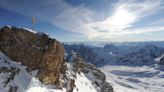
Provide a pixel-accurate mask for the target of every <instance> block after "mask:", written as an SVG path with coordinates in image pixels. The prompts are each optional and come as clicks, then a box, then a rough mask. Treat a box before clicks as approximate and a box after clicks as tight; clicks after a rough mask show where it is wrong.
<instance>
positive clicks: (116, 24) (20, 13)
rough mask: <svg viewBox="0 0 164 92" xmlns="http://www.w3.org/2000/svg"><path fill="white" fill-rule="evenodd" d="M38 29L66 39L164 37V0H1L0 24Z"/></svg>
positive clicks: (145, 38)
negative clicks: (32, 19)
mask: <svg viewBox="0 0 164 92" xmlns="http://www.w3.org/2000/svg"><path fill="white" fill-rule="evenodd" d="M33 16H35V17H36V20H37V21H36V24H35V29H36V30H37V31H42V32H45V33H47V34H49V35H50V37H54V38H56V39H57V40H59V41H63V42H70V41H73V42H75V41H76V42H82V41H106V42H124V41H159V40H164V1H163V0H0V26H3V25H13V26H19V27H27V28H31V26H32V24H31V18H32V17H33Z"/></svg>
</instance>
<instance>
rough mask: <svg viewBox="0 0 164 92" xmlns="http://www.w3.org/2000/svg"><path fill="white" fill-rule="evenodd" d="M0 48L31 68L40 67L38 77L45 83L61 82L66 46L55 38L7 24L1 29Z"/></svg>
mask: <svg viewBox="0 0 164 92" xmlns="http://www.w3.org/2000/svg"><path fill="white" fill-rule="evenodd" d="M0 50H1V51H2V52H3V53H5V54H6V55H7V56H9V57H10V58H11V59H13V60H14V61H16V62H20V63H22V64H23V65H26V66H28V68H29V70H34V69H39V73H38V78H39V80H40V81H41V82H43V83H44V84H58V83H59V77H60V70H61V66H62V64H63V62H64V61H63V57H64V48H63V45H62V44H60V43H59V42H58V41H56V40H55V39H51V38H49V37H48V36H47V35H46V34H41V35H40V34H36V33H32V32H30V31H28V30H25V29H23V28H17V27H7V26H5V27H3V28H2V29H1V30H0Z"/></svg>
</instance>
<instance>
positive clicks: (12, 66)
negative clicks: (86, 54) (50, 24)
mask: <svg viewBox="0 0 164 92" xmlns="http://www.w3.org/2000/svg"><path fill="white" fill-rule="evenodd" d="M69 56H70V57H69V58H67V57H66V58H67V59H66V58H65V57H64V47H63V45H62V44H61V43H60V42H58V41H57V40H55V39H51V38H49V37H48V36H47V35H46V34H44V33H38V32H34V31H32V30H29V29H25V28H18V27H10V26H5V27H3V28H1V29H0V89H2V92H113V88H112V86H110V84H109V83H107V82H106V77H105V75H104V74H103V73H102V72H101V71H100V70H98V69H97V68H96V67H95V66H93V65H90V64H86V63H84V61H83V60H82V59H81V58H80V57H77V55H76V56H75V55H74V54H70V55H69ZM66 60H68V62H66Z"/></svg>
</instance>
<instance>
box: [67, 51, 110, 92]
mask: <svg viewBox="0 0 164 92" xmlns="http://www.w3.org/2000/svg"><path fill="white" fill-rule="evenodd" d="M72 58H73V61H70V62H73V63H74V64H73V67H74V71H75V73H80V72H83V73H84V74H85V75H86V76H88V77H87V78H89V79H90V80H91V81H92V82H93V85H96V87H99V88H100V92H113V88H112V86H111V85H110V84H109V83H107V82H106V76H105V74H104V73H103V72H101V71H100V70H99V69H97V68H96V67H95V66H94V65H92V64H87V63H85V62H84V61H83V60H82V59H81V58H80V57H79V55H77V54H76V53H75V52H74V53H73V55H72ZM91 75H92V77H91ZM98 92H99V91H98Z"/></svg>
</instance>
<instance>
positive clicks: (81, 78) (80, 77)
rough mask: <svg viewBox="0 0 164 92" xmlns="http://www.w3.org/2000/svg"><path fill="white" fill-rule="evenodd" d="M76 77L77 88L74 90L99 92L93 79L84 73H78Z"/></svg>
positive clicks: (75, 91) (77, 91) (76, 91)
mask: <svg viewBox="0 0 164 92" xmlns="http://www.w3.org/2000/svg"><path fill="white" fill-rule="evenodd" d="M76 77H77V78H76V80H75V85H76V88H75V89H74V90H73V92H97V90H96V89H95V87H94V86H93V84H92V81H90V80H89V79H88V78H86V76H85V75H84V74H83V73H80V74H77V75H76Z"/></svg>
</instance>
